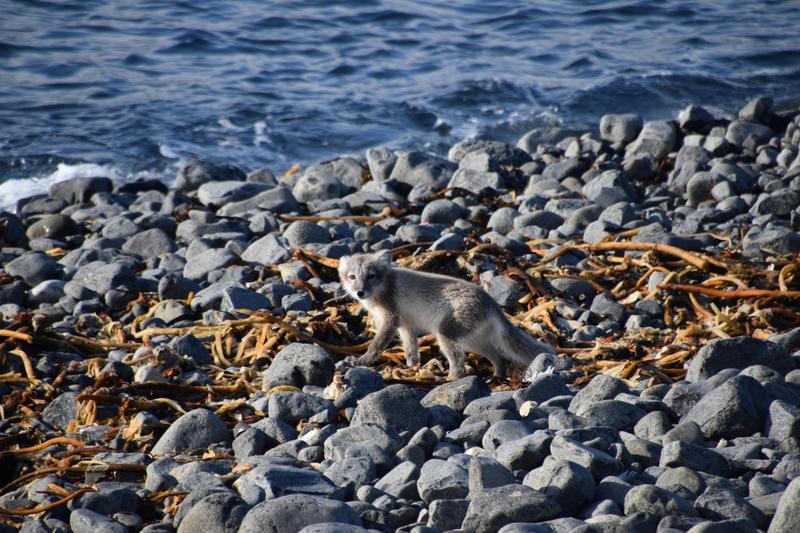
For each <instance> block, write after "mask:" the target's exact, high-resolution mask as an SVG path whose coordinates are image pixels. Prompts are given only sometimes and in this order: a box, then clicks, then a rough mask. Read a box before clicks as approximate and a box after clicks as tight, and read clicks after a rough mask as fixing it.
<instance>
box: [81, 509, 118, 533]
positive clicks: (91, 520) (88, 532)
mask: <svg viewBox="0 0 800 533" xmlns="http://www.w3.org/2000/svg"><path fill="white" fill-rule="evenodd" d="M69 527H70V528H71V529H72V531H73V532H74V533H101V532H102V533H128V528H127V527H125V526H124V525H122V524H120V523H119V522H117V521H116V520H112V519H111V518H109V517H107V516H104V515H102V514H100V513H95V512H94V511H90V510H88V509H75V510H73V511H72V512H71V513H70V515H69Z"/></svg>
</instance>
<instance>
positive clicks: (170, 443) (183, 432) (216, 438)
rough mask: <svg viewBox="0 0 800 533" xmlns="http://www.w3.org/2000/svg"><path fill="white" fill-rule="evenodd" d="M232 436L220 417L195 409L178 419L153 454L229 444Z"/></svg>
mask: <svg viewBox="0 0 800 533" xmlns="http://www.w3.org/2000/svg"><path fill="white" fill-rule="evenodd" d="M230 441H231V434H230V432H229V431H228V428H227V427H226V426H225V423H224V422H223V421H222V419H221V418H220V417H218V416H217V415H215V414H214V413H212V412H211V411H208V410H206V409H194V410H193V411H189V412H188V413H186V414H185V415H182V416H181V417H180V418H178V419H177V420H176V421H175V422H173V423H172V425H170V426H169V428H167V431H165V432H164V434H163V435H162V436H161V438H160V439H158V441H157V442H156V444H155V446H153V450H152V452H151V453H153V454H170V453H175V452H184V451H188V450H192V449H197V448H207V447H208V446H210V445H211V444H215V443H219V442H223V443H229V442H230Z"/></svg>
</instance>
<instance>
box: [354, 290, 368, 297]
mask: <svg viewBox="0 0 800 533" xmlns="http://www.w3.org/2000/svg"><path fill="white" fill-rule="evenodd" d="M356 294H357V295H358V297H359V298H363V297H364V295H365V294H367V293H366V292H364V291H358V292H356Z"/></svg>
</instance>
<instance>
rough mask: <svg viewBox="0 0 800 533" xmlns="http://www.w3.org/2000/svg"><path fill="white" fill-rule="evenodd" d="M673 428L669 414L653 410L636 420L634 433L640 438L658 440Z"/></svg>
mask: <svg viewBox="0 0 800 533" xmlns="http://www.w3.org/2000/svg"><path fill="white" fill-rule="evenodd" d="M671 428H672V424H671V423H670V420H669V416H668V415H667V414H666V413H665V412H663V411H652V412H650V413H647V414H646V415H645V416H643V417H642V418H640V419H639V421H638V422H636V425H635V426H633V433H634V435H636V436H637V437H639V438H640V439H645V440H649V441H653V442H656V439H657V438H658V437H660V436H662V435H663V434H664V433H666V432H667V431H669V430H670V429H671Z"/></svg>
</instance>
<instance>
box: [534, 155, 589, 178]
mask: <svg viewBox="0 0 800 533" xmlns="http://www.w3.org/2000/svg"><path fill="white" fill-rule="evenodd" d="M587 166H588V165H587V162H586V161H585V160H583V159H581V158H579V157H567V158H564V159H562V160H561V161H556V162H554V163H551V164H549V165H547V168H545V169H544V171H543V172H542V178H544V179H546V180H556V181H563V180H565V179H566V178H578V177H580V176H581V174H583V173H584V172H585V171H586V168H587Z"/></svg>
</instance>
